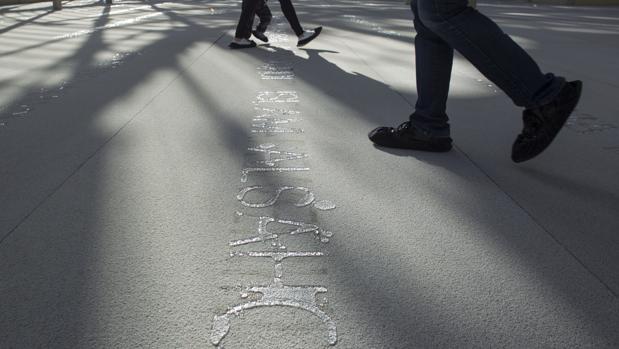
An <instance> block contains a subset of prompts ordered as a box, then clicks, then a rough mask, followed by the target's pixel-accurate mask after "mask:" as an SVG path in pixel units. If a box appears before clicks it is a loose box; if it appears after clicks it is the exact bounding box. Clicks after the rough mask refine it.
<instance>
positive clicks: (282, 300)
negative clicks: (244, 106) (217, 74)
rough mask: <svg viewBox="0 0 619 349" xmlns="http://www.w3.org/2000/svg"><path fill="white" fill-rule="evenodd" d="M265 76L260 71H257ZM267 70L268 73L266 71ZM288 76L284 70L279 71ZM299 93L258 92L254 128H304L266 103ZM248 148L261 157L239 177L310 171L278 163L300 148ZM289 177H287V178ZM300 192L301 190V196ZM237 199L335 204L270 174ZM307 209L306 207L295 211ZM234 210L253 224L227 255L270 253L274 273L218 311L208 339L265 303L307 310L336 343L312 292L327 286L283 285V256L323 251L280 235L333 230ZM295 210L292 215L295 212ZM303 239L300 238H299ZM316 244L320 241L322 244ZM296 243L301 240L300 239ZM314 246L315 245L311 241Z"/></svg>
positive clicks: (323, 235)
mask: <svg viewBox="0 0 619 349" xmlns="http://www.w3.org/2000/svg"><path fill="white" fill-rule="evenodd" d="M271 69H272V71H275V72H279V71H280V70H277V69H278V68H272V67H267V68H264V69H263V70H265V71H268V70H271ZM261 76H262V77H263V78H264V75H261ZM267 76H268V74H267ZM281 76H286V75H281ZM297 102H299V97H298V94H297V92H296V91H289V90H281V91H263V92H260V93H258V95H257V97H256V99H255V101H254V104H255V105H256V111H257V112H258V115H256V116H254V117H253V118H252V124H251V126H252V128H251V130H252V133H259V134H261V135H264V136H274V135H280V136H281V135H283V136H286V135H294V136H297V135H299V134H302V133H303V130H302V129H300V128H293V127H289V126H290V124H291V123H296V122H299V121H300V118H298V117H297V116H298V115H299V114H300V113H299V112H298V111H296V110H293V109H287V108H273V107H271V106H268V105H269V103H271V104H280V103H282V104H283V103H297ZM248 151H250V152H252V153H253V155H252V157H255V156H256V155H261V156H263V158H261V159H259V160H255V159H252V160H250V161H248V163H250V167H244V168H243V169H242V170H241V182H242V183H245V182H247V180H248V176H249V175H250V174H253V175H255V176H256V179H257V180H259V179H260V178H261V177H260V176H265V175H267V174H269V173H290V174H292V173H296V172H308V171H309V170H310V168H309V167H306V166H303V165H299V164H297V165H296V166H287V167H284V166H281V167H280V166H277V165H279V164H280V163H283V162H288V161H294V162H293V163H295V162H299V161H304V160H305V159H306V158H308V157H309V155H308V154H307V153H305V152H303V151H299V150H296V149H295V150H291V149H287V150H282V149H280V148H279V146H278V145H277V144H273V143H259V144H258V145H256V146H251V147H249V148H248ZM286 180H287V181H288V180H289V179H286ZM284 193H286V194H285V195H286V197H287V198H290V197H289V196H291V198H292V199H293V200H287V201H284V200H282V195H284ZM299 194H300V196H299ZM236 198H237V200H238V201H239V202H240V204H241V205H242V206H243V207H246V208H251V209H259V210H266V209H271V208H272V207H274V206H275V205H278V207H280V208H281V207H282V206H284V205H292V206H293V207H296V208H297V209H298V210H303V208H304V207H308V206H310V205H312V204H313V207H314V208H316V209H318V210H323V211H324V210H332V209H335V207H336V206H335V204H334V203H333V202H331V201H329V200H319V201H317V200H316V197H315V195H314V193H313V192H312V191H311V190H310V189H309V188H307V187H305V186H298V185H285V184H284V183H281V181H280V183H278V181H277V180H273V179H272V178H271V179H270V180H269V184H268V185H261V184H254V185H250V186H245V187H243V188H241V189H240V191H239V192H238V193H237V195H236ZM298 212H308V211H298ZM236 214H237V215H238V216H245V217H249V218H252V219H255V220H256V223H255V225H254V226H253V227H252V228H251V229H250V231H249V232H248V233H247V236H246V237H245V238H241V239H237V240H231V241H229V243H228V245H229V247H230V248H231V249H233V250H232V251H231V252H230V256H231V257H243V258H265V257H266V258H270V259H271V260H272V261H273V279H272V281H271V282H270V283H269V285H267V286H255V285H254V286H250V287H248V288H247V291H248V292H249V293H251V294H254V295H255V296H253V297H252V299H248V300H246V301H245V302H244V303H241V304H238V305H236V306H234V307H232V308H229V310H228V311H226V312H225V313H223V314H220V315H216V316H215V317H214V319H213V327H212V331H211V336H210V341H211V343H212V344H213V345H215V346H217V347H220V344H221V342H222V340H223V338H224V337H225V336H226V335H227V334H228V332H229V331H230V326H231V320H232V319H233V318H235V317H238V316H239V315H240V314H242V313H243V312H245V311H247V310H251V309H258V308H263V307H288V308H292V309H295V310H303V311H307V312H309V313H311V314H313V315H314V316H316V317H318V318H319V319H320V320H321V321H322V323H323V324H324V326H325V327H326V330H327V331H326V332H327V336H326V338H327V343H328V344H329V345H335V344H336V343H337V328H336V324H335V322H334V321H333V319H332V318H331V317H330V316H329V315H328V314H327V313H326V312H325V311H324V310H323V309H321V305H319V304H318V302H317V299H316V295H317V294H319V293H326V292H327V288H326V287H323V286H317V285H285V284H284V280H283V276H284V266H283V262H284V260H285V259H287V258H320V257H324V256H325V255H326V253H325V252H323V251H320V250H312V249H313V248H312V249H310V250H307V251H303V249H304V248H301V250H295V251H289V250H288V248H287V247H286V246H285V245H284V241H286V242H290V240H289V239H291V238H293V237H296V239H298V238H301V237H302V236H307V235H311V236H313V237H314V238H315V239H317V240H318V241H320V243H321V244H326V243H328V242H329V241H330V239H331V238H332V236H333V233H332V232H331V231H329V230H326V229H323V228H321V227H320V226H319V225H317V224H314V223H308V222H305V221H303V220H302V219H298V218H295V219H291V218H283V217H275V216H273V215H272V214H260V215H258V216H254V215H250V214H246V213H243V212H241V211H237V212H236ZM295 216H296V215H295ZM298 241H300V242H301V244H302V242H303V241H304V240H302V239H301V240H298ZM321 244H319V246H320V245H321ZM295 245H299V244H298V243H297V244H295ZM314 246H315V245H314ZM240 248H245V249H247V248H249V249H252V250H251V251H246V250H238V249H240ZM247 297H248V295H247V293H242V294H241V298H247Z"/></svg>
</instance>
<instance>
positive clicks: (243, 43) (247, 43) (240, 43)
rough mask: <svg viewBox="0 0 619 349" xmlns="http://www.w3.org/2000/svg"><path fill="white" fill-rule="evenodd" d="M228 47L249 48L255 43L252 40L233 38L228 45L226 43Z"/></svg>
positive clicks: (254, 45)
mask: <svg viewBox="0 0 619 349" xmlns="http://www.w3.org/2000/svg"><path fill="white" fill-rule="evenodd" d="M228 47H230V48H231V49H240V48H251V47H256V43H255V42H254V41H252V40H247V39H241V40H236V39H235V40H234V41H232V42H231V43H230V45H228Z"/></svg>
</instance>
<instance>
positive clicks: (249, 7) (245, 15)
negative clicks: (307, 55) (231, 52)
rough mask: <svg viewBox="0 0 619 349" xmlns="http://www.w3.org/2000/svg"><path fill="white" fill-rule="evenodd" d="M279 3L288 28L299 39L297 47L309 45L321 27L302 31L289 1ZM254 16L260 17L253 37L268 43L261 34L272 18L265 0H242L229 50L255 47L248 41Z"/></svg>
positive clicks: (254, 44)
mask: <svg viewBox="0 0 619 349" xmlns="http://www.w3.org/2000/svg"><path fill="white" fill-rule="evenodd" d="M279 3H280V5H281V8H282V12H283V13H284V16H285V17H286V20H288V23H289V24H290V27H292V30H293V31H294V33H295V34H296V35H297V37H298V38H299V41H298V42H297V46H303V45H305V44H307V43H309V42H310V41H312V40H313V39H314V38H316V37H317V36H318V34H320V32H321V30H322V27H318V28H315V29H314V30H303V27H301V23H299V18H298V17H297V12H296V11H295V9H294V6H293V5H292V1H291V0H279ZM256 14H257V15H258V16H259V17H260V24H259V25H258V28H257V29H256V31H255V32H254V35H255V36H256V37H257V38H259V39H260V40H262V41H268V38H267V37H266V36H265V35H264V34H263V33H264V31H265V30H266V26H267V25H268V22H270V21H271V17H272V16H271V11H270V10H269V8H268V6H267V5H266V2H265V0H243V4H242V9H241V17H240V18H239V23H238V25H237V27H236V33H235V34H234V41H233V42H232V43H231V44H230V47H231V48H249V47H255V46H256V43H255V42H253V41H251V40H249V38H250V37H251V34H252V26H253V21H254V16H255V15H256ZM263 18H264V19H266V18H268V21H264V20H263Z"/></svg>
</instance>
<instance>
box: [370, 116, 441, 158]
mask: <svg viewBox="0 0 619 349" xmlns="http://www.w3.org/2000/svg"><path fill="white" fill-rule="evenodd" d="M368 137H369V138H370V140H371V141H372V142H374V144H376V145H379V146H383V147H389V148H402V149H414V150H424V151H434V152H446V151H449V150H451V138H450V137H436V136H433V135H432V134H431V133H429V132H427V131H424V130H421V129H418V128H415V127H414V126H413V125H411V123H410V121H406V122H404V123H402V124H400V126H398V127H397V128H393V127H378V128H376V129H374V130H372V131H371V132H370V133H369V134H368Z"/></svg>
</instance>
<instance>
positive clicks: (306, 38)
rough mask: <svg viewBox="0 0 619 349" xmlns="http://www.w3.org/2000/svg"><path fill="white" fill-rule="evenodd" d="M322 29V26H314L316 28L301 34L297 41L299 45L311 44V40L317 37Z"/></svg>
mask: <svg viewBox="0 0 619 349" xmlns="http://www.w3.org/2000/svg"><path fill="white" fill-rule="evenodd" d="M321 31H322V27H318V28H314V30H306V31H304V32H303V34H301V35H299V41H297V47H301V46H305V45H307V44H309V42H310V41H312V40H314V39H316V37H317V36H318V35H320V32H321Z"/></svg>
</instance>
